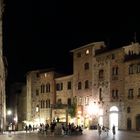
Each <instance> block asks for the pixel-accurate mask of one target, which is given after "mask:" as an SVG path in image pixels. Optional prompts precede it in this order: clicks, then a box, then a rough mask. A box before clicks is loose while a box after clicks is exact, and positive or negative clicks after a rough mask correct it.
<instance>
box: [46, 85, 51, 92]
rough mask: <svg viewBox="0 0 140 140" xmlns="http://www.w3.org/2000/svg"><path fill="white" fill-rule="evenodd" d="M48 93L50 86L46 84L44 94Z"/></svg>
mask: <svg viewBox="0 0 140 140" xmlns="http://www.w3.org/2000/svg"><path fill="white" fill-rule="evenodd" d="M48 92H50V84H49V83H48V84H46V93H48Z"/></svg>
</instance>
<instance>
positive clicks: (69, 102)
mask: <svg viewBox="0 0 140 140" xmlns="http://www.w3.org/2000/svg"><path fill="white" fill-rule="evenodd" d="M67 104H68V106H71V98H68V103H67Z"/></svg>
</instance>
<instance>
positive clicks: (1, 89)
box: [0, 0, 6, 130]
mask: <svg viewBox="0 0 140 140" xmlns="http://www.w3.org/2000/svg"><path fill="white" fill-rule="evenodd" d="M2 11H3V6H2V0H0V130H5V127H6V95H5V65H4V57H3V48H2V45H3V44H2Z"/></svg>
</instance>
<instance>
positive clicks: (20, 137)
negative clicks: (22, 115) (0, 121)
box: [0, 130, 140, 140]
mask: <svg viewBox="0 0 140 140" xmlns="http://www.w3.org/2000/svg"><path fill="white" fill-rule="evenodd" d="M59 139H61V140H66V139H67V140H140V132H128V131H117V133H116V135H115V136H113V134H112V132H109V134H108V135H107V133H105V132H102V134H101V136H99V135H98V132H97V130H84V132H83V135H77V136H50V135H47V136H46V135H45V134H38V133H27V134H26V133H25V132H15V133H13V132H12V133H11V134H9V133H8V132H6V133H4V134H2V135H0V140H59Z"/></svg>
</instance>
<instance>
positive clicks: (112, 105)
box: [27, 42, 140, 130]
mask: <svg viewBox="0 0 140 140" xmlns="http://www.w3.org/2000/svg"><path fill="white" fill-rule="evenodd" d="M71 52H72V53H73V74H72V75H67V76H63V75H59V76H58V74H56V73H55V72H54V71H52V70H49V71H48V70H37V71H31V72H29V73H28V74H27V110H28V111H27V112H28V115H27V121H28V122H30V123H31V122H32V123H36V124H37V123H40V122H41V123H45V122H46V121H47V122H49V123H50V122H51V121H53V120H57V119H58V118H59V121H61V122H67V123H69V122H74V123H76V125H77V124H78V125H83V126H84V127H90V126H92V125H97V124H100V125H104V126H106V127H109V128H112V126H113V125H115V126H116V127H117V128H118V129H122V130H140V109H139V104H140V87H139V84H140V44H139V43H137V42H135V43H132V44H130V45H128V46H124V47H121V48H117V49H109V48H108V47H107V46H106V44H105V43H104V42H94V43H90V44H87V45H85V46H82V47H79V48H77V49H74V50H72V51H71ZM73 104H76V107H75V110H76V112H75V116H74V117H72V116H71V113H70V112H69V110H70V108H69V106H71V105H73ZM73 112H74V109H73Z"/></svg>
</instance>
